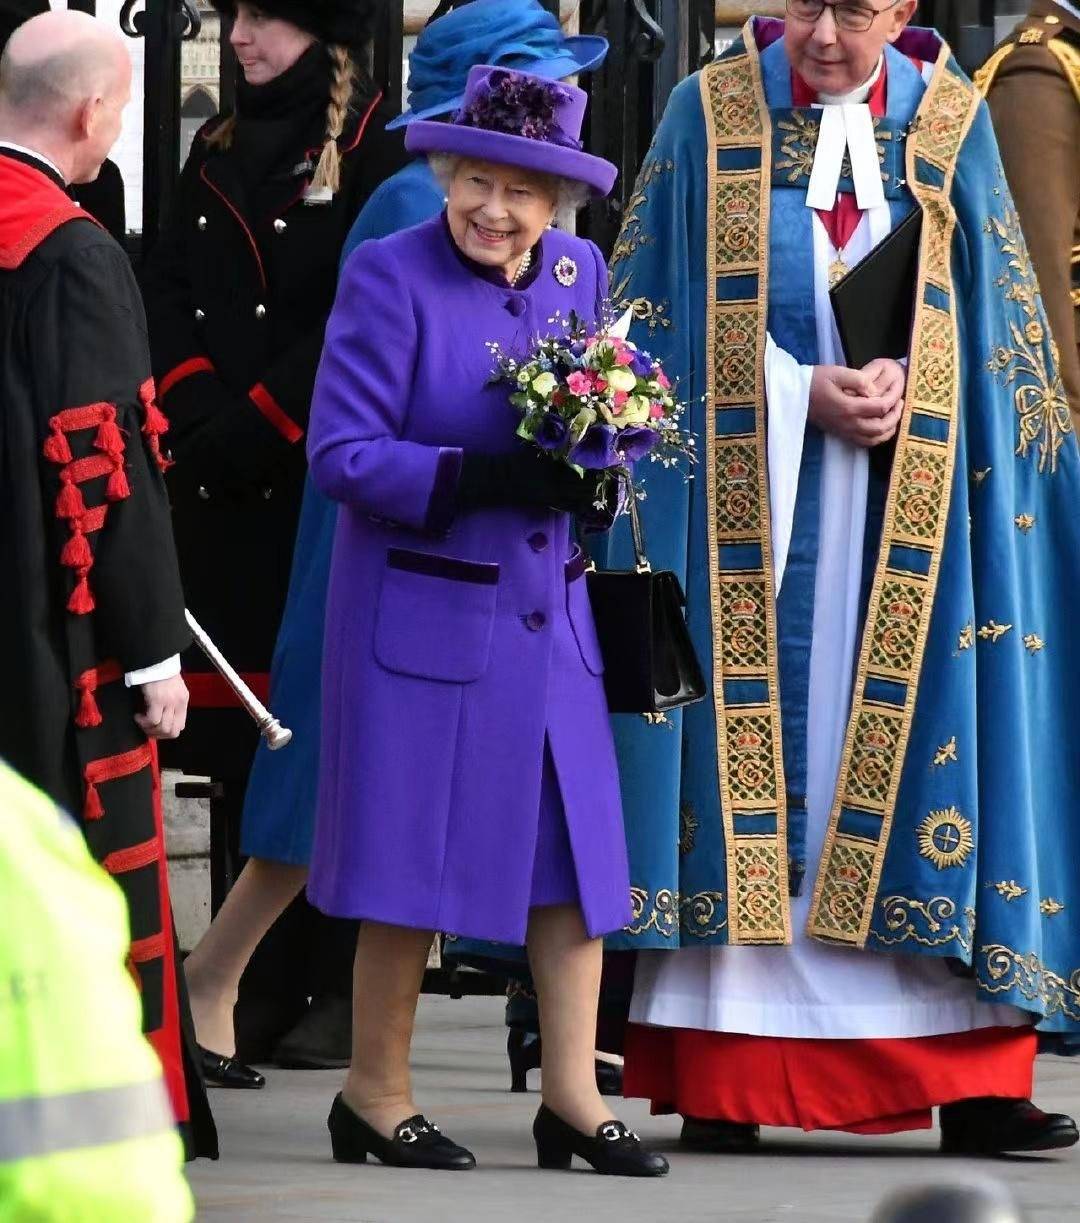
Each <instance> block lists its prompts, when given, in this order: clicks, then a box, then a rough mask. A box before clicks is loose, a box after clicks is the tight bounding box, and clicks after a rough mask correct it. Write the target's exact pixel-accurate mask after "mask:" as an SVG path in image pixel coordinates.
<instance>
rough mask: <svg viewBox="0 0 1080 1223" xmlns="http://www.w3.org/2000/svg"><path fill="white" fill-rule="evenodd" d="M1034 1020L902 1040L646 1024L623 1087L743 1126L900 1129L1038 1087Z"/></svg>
mask: <svg viewBox="0 0 1080 1223" xmlns="http://www.w3.org/2000/svg"><path fill="white" fill-rule="evenodd" d="M1036 1047H1037V1039H1036V1036H1035V1033H1034V1031H1033V1030H1032V1029H1031V1028H980V1029H976V1030H975V1031H971V1032H957V1033H954V1034H952V1035H948V1036H923V1037H913V1038H911V1039H906V1040H904V1039H893V1040H809V1039H800V1038H782V1037H771V1036H746V1035H740V1034H737V1033H730V1032H701V1031H692V1030H690V1029H684V1028H648V1027H640V1026H638V1025H636V1024H631V1025H630V1026H629V1027H628V1029H627V1035H626V1049H625V1053H626V1065H625V1069H624V1092H625V1094H626V1096H627V1097H633V1096H639V1097H641V1096H643V1097H645V1098H646V1099H650V1100H652V1105H653V1112H657V1113H666V1112H678V1113H682V1114H683V1116H689V1117H700V1118H703V1119H709V1120H723V1121H733V1122H736V1123H739V1124H758V1125H774V1126H788V1127H792V1128H796V1129H803V1130H806V1131H810V1130H845V1131H848V1132H850V1133H856V1134H892V1133H899V1132H900V1131H902V1130H908V1129H925V1128H928V1127H929V1125H930V1123H931V1111H930V1110H931V1109H932V1108H935V1107H937V1106H939V1105H942V1104H951V1103H953V1102H955V1101H957V1100H963V1099H970V1098H973V1097H976V1096H999V1097H1007V1098H1011V1099H1026V1098H1029V1097H1030V1095H1031V1089H1032V1077H1033V1072H1034V1065H1035V1052H1036Z"/></svg>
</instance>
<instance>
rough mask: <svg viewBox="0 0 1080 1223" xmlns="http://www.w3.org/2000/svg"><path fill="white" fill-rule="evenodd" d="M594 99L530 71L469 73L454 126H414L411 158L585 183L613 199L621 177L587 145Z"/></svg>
mask: <svg viewBox="0 0 1080 1223" xmlns="http://www.w3.org/2000/svg"><path fill="white" fill-rule="evenodd" d="M587 101H588V95H587V94H586V93H585V91H584V90H583V89H578V88H577V87H576V86H574V85H567V84H565V83H560V82H558V81H552V80H549V79H548V78H546V77H542V76H534V75H532V74H531V73H528V72H515V71H513V70H512V69H509V68H493V67H491V66H490V65H488V64H481V65H478V66H476V67H475V68H473V69H472V70H471V71H470V73H469V80H468V85H467V87H466V91H465V102H464V105H463V106H462V108H461V110H460V111H458V113H457V117H456V118H455V119H454V122H453V123H430V122H424V121H420V122H417V123H411V124H410V125H409V127H408V129H407V131H406V134H405V147H406V148H407V149H408V150H409V152H411V153H426V154H431V153H443V154H446V155H448V156H451V157H471V158H475V159H476V160H477V161H491V162H495V163H496V164H498V165H507V166H520V167H521V168H522V169H524V170H534V171H537V172H538V173H541V174H553V175H556V176H557V177H559V178H569V179H573V180H574V181H575V182H581V183H585V184H586V185H587V186H589V187H591V188H592V189H593V191H595V192H596V194H597V195H607V194H608V193H609V192H610V191H611V188H612V187H613V186H614V185H615V178H616V175H617V174H618V170H617V169H616V167H615V166H613V165H612V164H611V162H610V161H605V160H604V159H603V158H602V157H594V156H593V155H592V154H591V153H586V152H585V151H584V150H583V148H582V143H581V126H582V122H583V121H584V118H585V104H586V102H587Z"/></svg>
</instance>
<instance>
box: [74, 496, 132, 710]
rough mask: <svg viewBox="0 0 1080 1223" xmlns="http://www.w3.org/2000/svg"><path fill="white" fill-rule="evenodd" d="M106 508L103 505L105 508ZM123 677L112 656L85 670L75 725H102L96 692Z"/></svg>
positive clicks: (78, 685)
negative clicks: (102, 686) (95, 697)
mask: <svg viewBox="0 0 1080 1223" xmlns="http://www.w3.org/2000/svg"><path fill="white" fill-rule="evenodd" d="M104 508H105V507H104V506H102V509H103V510H104ZM83 529H84V530H85V529H86V524H85V522H84V523H83ZM123 678H124V671H123V668H122V667H121V666H120V664H119V663H118V662H117V661H116V660H115V659H112V658H111V659H109V661H108V662H103V663H99V665H98V666H96V667H91V668H90V670H89V671H84V672H83V673H82V675H80V676H79V678H78V679H77V680H76V681H75V685H74V686H75V691H76V692H78V693H79V710H78V712H77V713H76V714H75V725H76V726H78V727H79V729H80V730H87V729H89V728H90V727H93V726H100V725H101V721H102V718H101V710H100V709H99V708H98V703H97V701H96V700H95V699H94V694H95V693H96V692H97V690H98V688H100V687H101V685H102V684H114V683H116V681H117V680H118V679H123Z"/></svg>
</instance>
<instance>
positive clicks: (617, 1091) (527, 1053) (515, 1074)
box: [506, 1028, 623, 1096]
mask: <svg viewBox="0 0 1080 1223" xmlns="http://www.w3.org/2000/svg"><path fill="white" fill-rule="evenodd" d="M543 1044H544V1042H543V1041H542V1040H541V1039H540V1037H539V1035H538V1034H537V1033H536V1032H529V1031H527V1030H526V1029H525V1028H511V1029H510V1030H509V1032H507V1034H506V1056H507V1057H508V1058H509V1059H510V1090H511V1091H512V1092H523V1091H528V1090H529V1087H528V1083H527V1081H526V1077H525V1076H526V1075H527V1074H528V1073H529V1071H530V1070H539V1069H540V1059H541V1054H542V1052H543ZM622 1085H623V1072H622V1067H621V1066H616V1065H615V1064H614V1062H602V1061H601V1060H600V1059H599V1058H597V1059H596V1089H597V1091H599V1092H600V1094H601V1095H602V1096H621V1095H622Z"/></svg>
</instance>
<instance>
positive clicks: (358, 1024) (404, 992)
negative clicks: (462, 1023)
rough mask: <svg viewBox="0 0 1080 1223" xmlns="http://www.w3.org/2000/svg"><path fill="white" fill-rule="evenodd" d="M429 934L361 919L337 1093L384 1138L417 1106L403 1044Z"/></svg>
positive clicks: (409, 1038) (413, 1011)
mask: <svg viewBox="0 0 1080 1223" xmlns="http://www.w3.org/2000/svg"><path fill="white" fill-rule="evenodd" d="M434 937H435V935H434V932H433V931H430V930H409V929H406V928H405V927H403V926H386V925H382V924H381V923H379V922H363V923H362V924H361V926H360V937H359V939H358V940H357V943H356V960H355V962H354V966H353V1053H352V1065H351V1066H350V1067H349V1073H348V1074H347V1075H346V1078H345V1086H344V1088H343V1089H342V1095H343V1097H344V1099H345V1103H346V1104H347V1105H348V1106H349V1107H350V1108H351V1109H352V1110H353V1112H354V1113H356V1114H357V1115H358V1116H360V1117H362V1118H363V1119H364V1120H365V1121H366V1122H367V1123H368V1125H370V1126H372V1127H373V1128H374V1129H375V1130H377V1131H378V1133H380V1134H382V1136H383V1137H384V1138H390V1137H391V1136H392V1135H393V1133H394V1130H395V1129H396V1128H397V1126H399V1125H400V1124H401V1122H402V1121H404V1120H405V1119H406V1118H407V1117H413V1116H415V1115H416V1114H417V1113H418V1112H420V1111H421V1110H420V1109H419V1108H417V1106H416V1104H415V1102H414V1101H413V1097H412V1082H411V1079H410V1076H409V1048H410V1046H411V1044H412V1035H413V1026H414V1023H415V1020H416V1004H417V1001H418V999H419V997H420V986H421V985H422V984H423V980H424V968H425V967H426V965H427V958H428V951H429V950H430V949H431V943H432V939H434Z"/></svg>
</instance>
